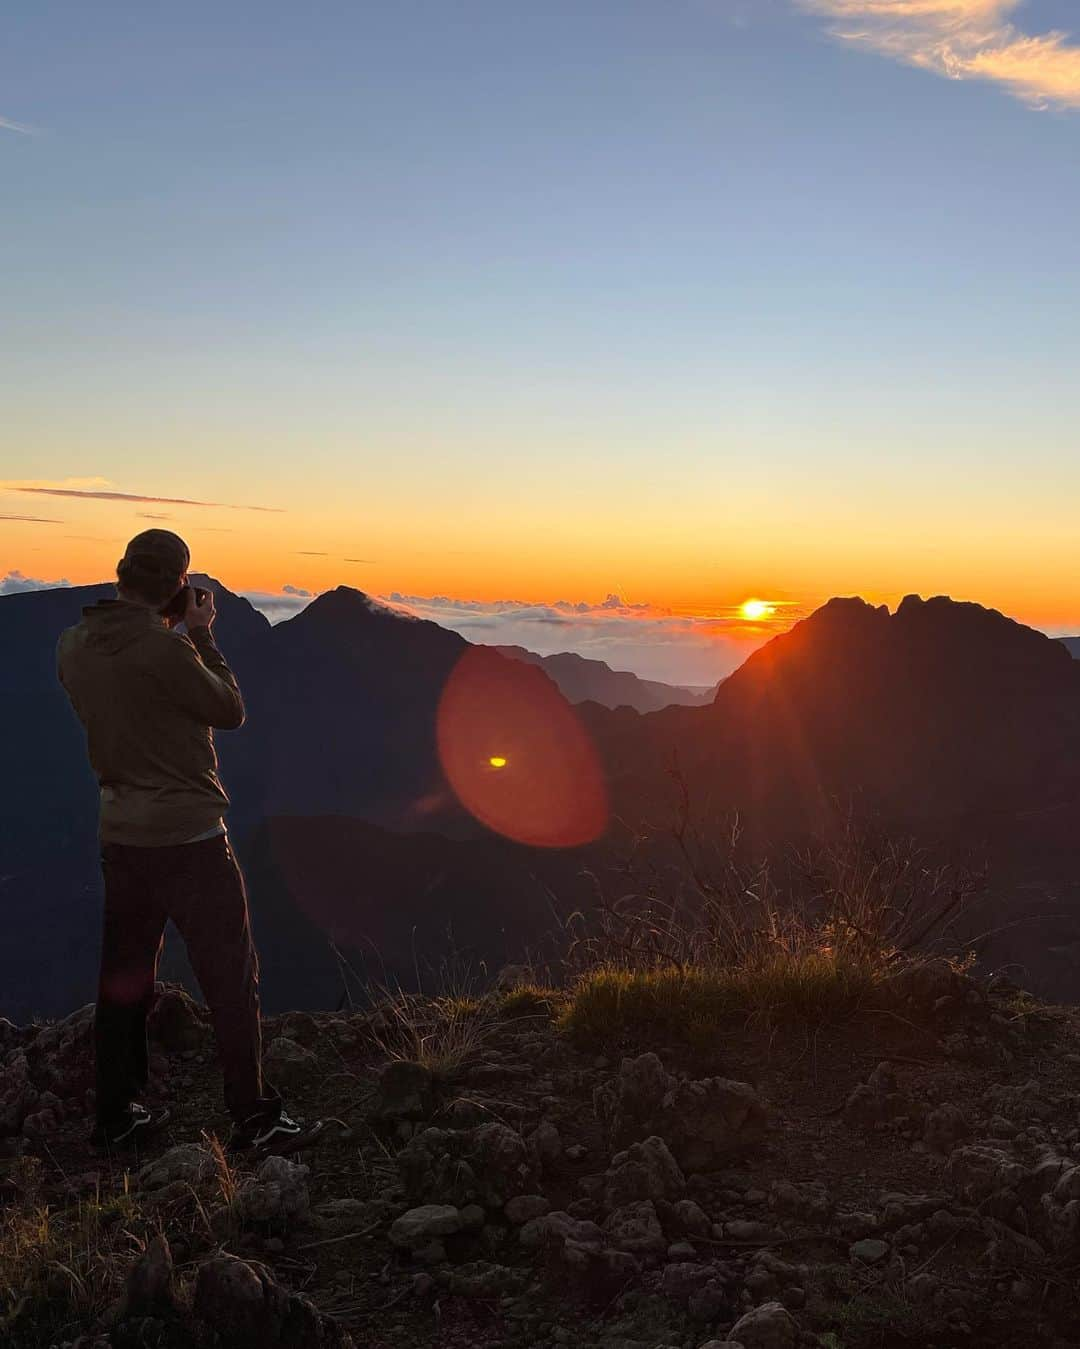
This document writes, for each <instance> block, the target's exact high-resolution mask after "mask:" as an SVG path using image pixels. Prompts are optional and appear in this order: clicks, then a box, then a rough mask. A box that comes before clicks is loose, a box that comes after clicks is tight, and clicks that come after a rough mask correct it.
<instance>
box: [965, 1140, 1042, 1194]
mask: <svg viewBox="0 0 1080 1349" xmlns="http://www.w3.org/2000/svg"><path fill="white" fill-rule="evenodd" d="M1026 1174H1027V1173H1026V1171H1025V1169H1024V1167H1023V1166H1022V1165H1021V1164H1020V1163H1019V1162H1016V1161H1014V1160H1013V1158H1012V1157H1010V1156H1009V1155H1008V1153H1006V1152H1003V1151H1002V1150H1001V1149H1000V1148H994V1147H989V1146H988V1145H986V1144H984V1143H972V1144H969V1145H968V1146H966V1147H960V1148H956V1149H954V1151H953V1152H952V1153H951V1154H950V1156H949V1160H948V1161H947V1162H946V1163H945V1180H946V1182H947V1184H948V1185H949V1188H950V1189H951V1190H952V1191H953V1193H954V1194H955V1195H957V1196H958V1197H959V1198H960V1199H962V1200H963V1201H964V1202H965V1203H967V1204H982V1203H984V1202H985V1201H986V1200H988V1199H990V1198H991V1196H995V1195H1010V1194H1012V1195H1015V1191H1016V1189H1017V1187H1018V1186H1019V1185H1020V1184H1021V1182H1022V1181H1023V1180H1024V1178H1025V1176H1026ZM1014 1202H1015V1198H1014Z"/></svg>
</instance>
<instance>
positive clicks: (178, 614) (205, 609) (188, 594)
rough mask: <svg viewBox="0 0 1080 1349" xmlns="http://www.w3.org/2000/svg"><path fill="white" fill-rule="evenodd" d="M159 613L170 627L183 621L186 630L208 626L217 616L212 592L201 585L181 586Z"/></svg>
mask: <svg viewBox="0 0 1080 1349" xmlns="http://www.w3.org/2000/svg"><path fill="white" fill-rule="evenodd" d="M161 613H162V616H163V617H164V618H165V619H166V620H167V622H168V624H169V626H170V627H172V628H175V627H177V626H179V624H181V623H183V624H184V626H185V627H186V628H187V630H188V632H190V631H191V630H192V628H209V627H210V626H211V624H212V623H213V621H214V619H215V618H216V617H217V614H216V612H215V610H214V595H213V592H212V591H210V590H203V589H202V587H201V586H181V587H180V589H179V590H178V591H177V592H176V594H175V595H174V596H173V597H172V599H171V600H170V601H169V602H168V604H167V605H166V606H165V607H164V609H162V611H161Z"/></svg>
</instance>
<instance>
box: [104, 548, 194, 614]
mask: <svg viewBox="0 0 1080 1349" xmlns="http://www.w3.org/2000/svg"><path fill="white" fill-rule="evenodd" d="M116 579H117V582H118V584H119V587H120V589H121V590H126V591H127V592H128V594H131V595H137V596H138V598H139V599H141V600H144V601H145V602H146V603H147V604H155V605H163V604H167V603H168V602H169V600H171V599H172V597H173V596H174V595H175V594H176V592H177V591H178V590H179V589H180V575H179V573H175V574H173V573H172V572H171V569H169V568H165V567H163V566H162V564H161V563H160V562H159V561H158V559H157V558H156V557H154V556H153V555H152V554H150V553H134V554H132V555H131V556H130V557H122V558H121V559H120V561H119V562H118V563H117V564H116Z"/></svg>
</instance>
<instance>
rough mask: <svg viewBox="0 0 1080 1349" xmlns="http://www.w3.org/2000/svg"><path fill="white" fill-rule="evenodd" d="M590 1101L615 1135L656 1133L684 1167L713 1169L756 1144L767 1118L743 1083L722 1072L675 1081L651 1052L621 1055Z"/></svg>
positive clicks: (619, 1137)
mask: <svg viewBox="0 0 1080 1349" xmlns="http://www.w3.org/2000/svg"><path fill="white" fill-rule="evenodd" d="M593 1103H594V1106H595V1108H596V1110H597V1113H598V1114H600V1115H601V1117H607V1118H608V1119H610V1120H611V1123H612V1129H613V1133H614V1136H615V1138H616V1140H617V1141H619V1142H622V1143H627V1142H630V1141H631V1140H635V1139H641V1138H644V1137H647V1136H649V1135H656V1136H659V1137H661V1138H663V1139H664V1140H665V1142H666V1143H667V1145H668V1147H669V1148H670V1150H671V1153H672V1155H673V1156H674V1157H675V1159H676V1160H677V1161H678V1163H679V1165H680V1166H681V1167H682V1168H683V1169H684V1170H686V1171H703V1170H709V1169H714V1168H715V1167H716V1166H718V1165H720V1163H721V1162H722V1161H723V1160H724V1159H726V1158H727V1157H729V1156H730V1155H731V1154H733V1153H736V1152H739V1151H741V1150H743V1149H745V1148H748V1147H754V1146H756V1145H758V1144H759V1143H760V1142H761V1141H762V1139H763V1138H764V1135H765V1128H766V1124H767V1114H766V1111H765V1107H764V1105H763V1104H762V1102H761V1100H760V1098H759V1097H758V1095H757V1092H756V1091H755V1090H754V1088H753V1087H752V1086H750V1085H749V1083H746V1082H735V1081H732V1080H730V1079H728V1078H722V1077H714V1078H708V1077H707V1078H701V1079H700V1080H698V1081H694V1082H680V1081H679V1080H678V1079H677V1078H675V1077H673V1076H672V1075H671V1074H670V1073H668V1072H667V1070H666V1069H665V1068H664V1065H663V1064H662V1063H661V1061H660V1058H659V1057H658V1056H657V1055H656V1054H653V1053H648V1054H641V1055H639V1056H638V1057H637V1058H636V1059H624V1060H623V1063H622V1067H621V1069H620V1071H619V1077H618V1079H617V1080H616V1081H614V1082H611V1083H607V1084H605V1086H603V1087H600V1088H598V1089H597V1090H596V1092H594V1094H593Z"/></svg>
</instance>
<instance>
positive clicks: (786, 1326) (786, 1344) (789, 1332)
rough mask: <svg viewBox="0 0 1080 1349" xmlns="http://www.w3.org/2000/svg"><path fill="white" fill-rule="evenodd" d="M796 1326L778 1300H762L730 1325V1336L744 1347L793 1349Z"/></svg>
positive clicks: (749, 1348) (753, 1348)
mask: <svg viewBox="0 0 1080 1349" xmlns="http://www.w3.org/2000/svg"><path fill="white" fill-rule="evenodd" d="M795 1335H796V1327H795V1322H794V1321H793V1320H792V1319H791V1315H790V1313H789V1312H788V1311H787V1309H786V1308H785V1307H783V1306H782V1305H781V1304H780V1303H779V1302H764V1303H762V1305H761V1306H760V1307H755V1308H754V1310H753V1311H751V1312H747V1313H746V1315H745V1316H743V1317H740V1318H739V1320H738V1321H736V1322H735V1324H734V1325H733V1326H732V1327H731V1337H732V1339H733V1340H734V1341H735V1342H736V1343H737V1344H742V1345H745V1346H746V1349H794V1344H795Z"/></svg>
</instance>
